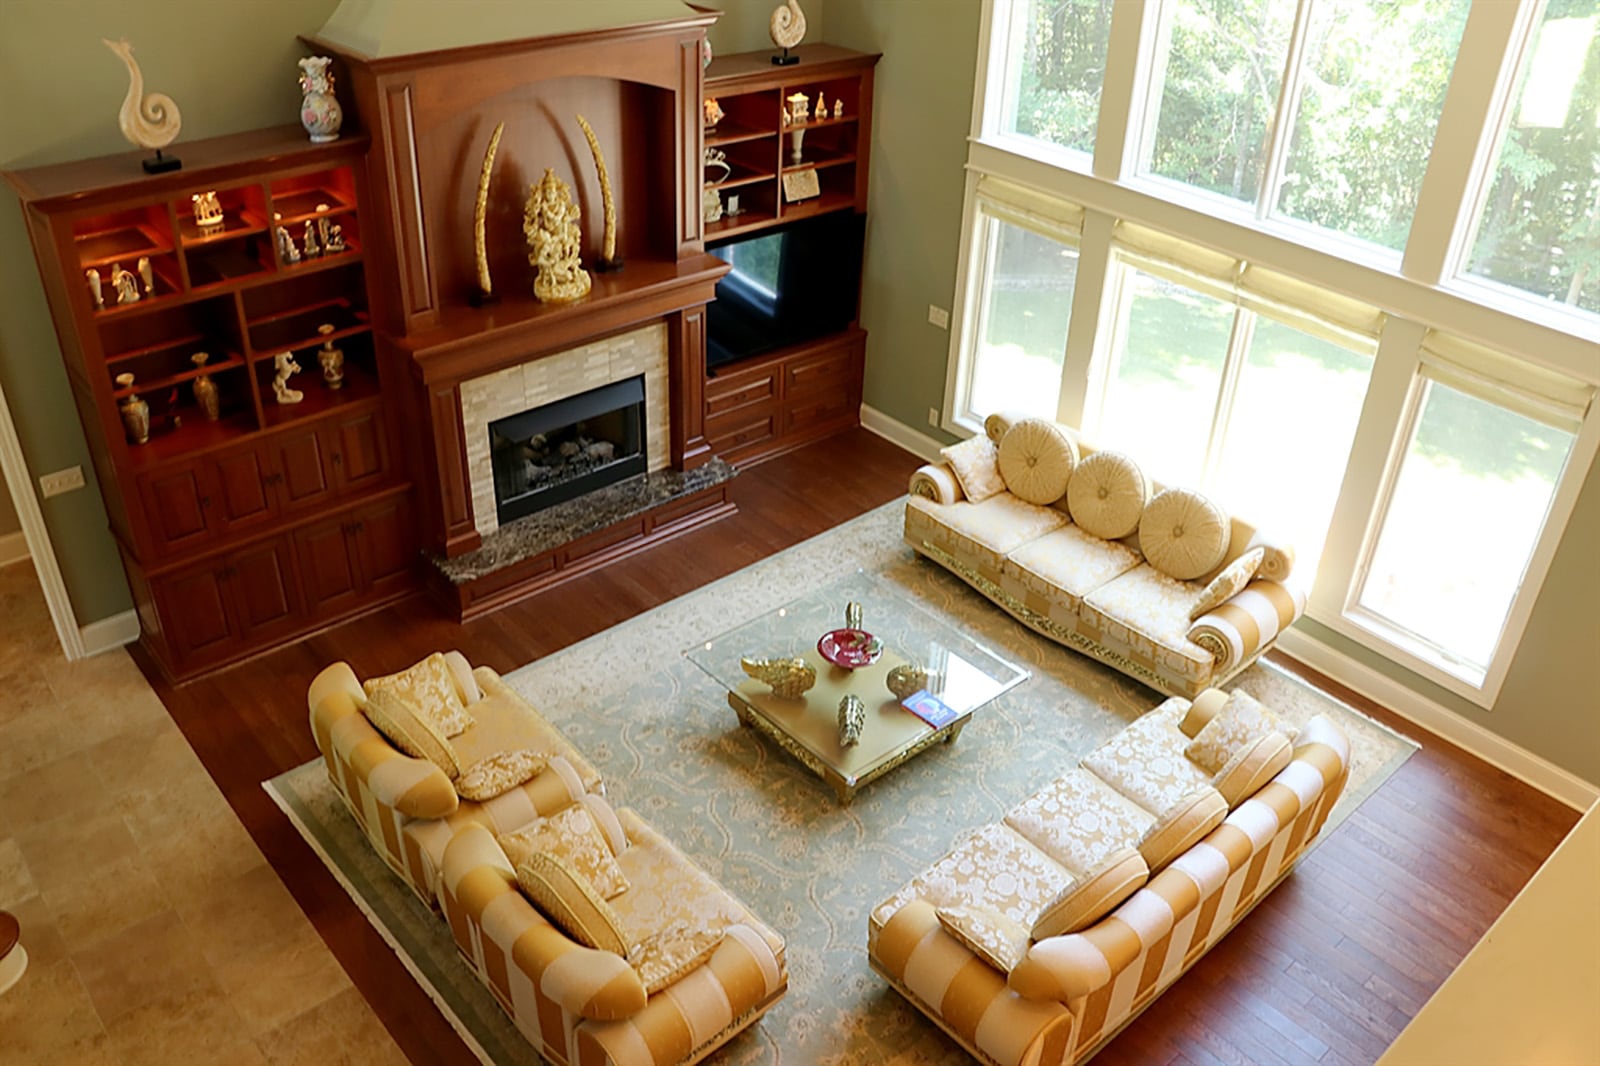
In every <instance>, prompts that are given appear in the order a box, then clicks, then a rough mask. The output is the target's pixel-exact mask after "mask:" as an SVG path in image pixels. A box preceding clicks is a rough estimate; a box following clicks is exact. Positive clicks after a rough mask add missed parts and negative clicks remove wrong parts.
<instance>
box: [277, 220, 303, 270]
mask: <svg viewBox="0 0 1600 1066" xmlns="http://www.w3.org/2000/svg"><path fill="white" fill-rule="evenodd" d="M272 232H273V233H274V235H276V237H277V240H278V258H279V259H282V260H283V261H284V264H285V265H292V264H294V263H298V262H300V249H299V248H298V247H296V246H295V243H294V238H293V237H291V236H289V231H288V230H286V229H284V228H283V227H282V226H275V227H273V231H272Z"/></svg>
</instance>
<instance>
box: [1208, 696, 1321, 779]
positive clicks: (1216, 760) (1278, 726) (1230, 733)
mask: <svg viewBox="0 0 1600 1066" xmlns="http://www.w3.org/2000/svg"><path fill="white" fill-rule="evenodd" d="M1274 732H1276V733H1281V734H1283V735H1284V737H1286V738H1288V739H1293V738H1294V734H1295V730H1294V729H1293V728H1291V727H1289V726H1285V725H1284V724H1283V723H1282V722H1280V721H1279V720H1278V716H1277V715H1275V714H1273V713H1272V712H1271V711H1269V710H1267V709H1266V708H1265V707H1263V706H1262V705H1261V702H1260V701H1259V700H1257V699H1256V698H1255V697H1254V696H1252V695H1250V693H1248V692H1246V691H1244V690H1243V689H1234V690H1233V694H1232V695H1230V696H1229V697H1228V702H1226V703H1224V704H1223V705H1222V709H1221V710H1220V711H1218V712H1217V714H1216V717H1214V718H1212V719H1211V721H1209V722H1207V723H1206V724H1205V726H1204V727H1203V728H1202V729H1201V730H1200V732H1198V733H1196V734H1195V735H1194V739H1193V740H1191V741H1189V743H1188V744H1186V745H1184V748H1183V754H1184V757H1185V758H1186V759H1188V760H1189V761H1190V762H1192V763H1194V764H1195V765H1196V766H1198V767H1199V768H1200V769H1201V770H1202V771H1203V772H1205V773H1208V774H1212V775H1215V774H1217V773H1219V772H1220V771H1221V770H1222V768H1223V766H1225V765H1227V763H1228V760H1230V759H1232V758H1233V757H1234V755H1235V754H1236V753H1237V752H1238V751H1239V750H1240V749H1241V748H1244V747H1246V746H1248V745H1250V744H1253V743H1255V741H1257V740H1258V739H1260V738H1261V737H1264V736H1266V735H1267V734H1268V733H1274Z"/></svg>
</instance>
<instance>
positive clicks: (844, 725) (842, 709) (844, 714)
mask: <svg viewBox="0 0 1600 1066" xmlns="http://www.w3.org/2000/svg"><path fill="white" fill-rule="evenodd" d="M866 726H867V705H866V704H865V703H862V702H861V697H860V696H856V695H848V696H846V697H845V698H844V699H842V700H840V701H839V743H840V744H841V745H843V746H844V747H847V748H848V747H850V746H851V745H852V744H856V743H858V742H859V741H860V740H861V731H862V730H863V729H865V728H866Z"/></svg>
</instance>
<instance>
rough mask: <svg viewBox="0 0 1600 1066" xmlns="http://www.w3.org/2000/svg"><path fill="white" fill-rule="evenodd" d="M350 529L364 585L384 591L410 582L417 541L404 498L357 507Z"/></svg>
mask: <svg viewBox="0 0 1600 1066" xmlns="http://www.w3.org/2000/svg"><path fill="white" fill-rule="evenodd" d="M351 532H352V534H353V540H354V542H355V556H356V562H357V565H358V566H359V567H360V568H361V583H362V585H364V586H365V587H366V588H367V589H369V590H370V591H372V592H373V593H374V594H375V595H382V594H385V593H388V592H392V591H394V590H396V589H398V588H402V587H404V586H405V585H407V584H409V583H410V581H411V574H412V565H413V564H414V563H415V562H416V542H415V541H414V539H413V538H412V534H411V524H410V522H409V521H408V510H407V508H406V502H405V500H404V499H394V500H389V501H387V502H385V503H380V504H375V505H374V506H372V507H367V508H363V509H362V510H360V511H357V512H356V513H355V515H354V522H353V524H352V526H351Z"/></svg>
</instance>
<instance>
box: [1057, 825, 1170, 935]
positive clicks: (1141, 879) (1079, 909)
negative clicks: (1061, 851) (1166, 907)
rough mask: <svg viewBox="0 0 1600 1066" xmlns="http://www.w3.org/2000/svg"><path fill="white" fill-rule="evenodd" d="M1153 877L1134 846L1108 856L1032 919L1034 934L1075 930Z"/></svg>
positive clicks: (1092, 920)
mask: <svg viewBox="0 0 1600 1066" xmlns="http://www.w3.org/2000/svg"><path fill="white" fill-rule="evenodd" d="M1149 878H1150V868H1149V867H1148V866H1146V865H1145V861H1144V857H1143V856H1142V855H1140V854H1139V853H1138V852H1137V851H1135V850H1134V849H1133V848H1122V849H1120V850H1119V851H1116V852H1113V853H1112V854H1111V855H1109V856H1107V858H1106V860H1105V861H1104V862H1102V863H1101V864H1100V865H1099V866H1096V867H1095V868H1094V869H1093V870H1090V871H1089V872H1088V873H1086V874H1084V875H1083V876H1082V877H1080V878H1078V879H1077V880H1076V881H1074V882H1072V884H1070V885H1068V886H1067V887H1066V888H1063V889H1062V890H1061V891H1060V893H1059V894H1057V896H1056V898H1055V899H1053V900H1051V901H1050V902H1049V903H1047V904H1045V906H1044V909H1043V910H1042V911H1040V912H1039V917H1037V918H1035V919H1034V922H1033V938H1034V939H1035V940H1043V939H1045V938H1046V937H1051V936H1060V935H1061V934H1063V933H1076V932H1077V931H1078V930H1080V929H1084V928H1087V927H1088V926H1091V925H1093V924H1094V923H1095V922H1097V921H1099V920H1100V919H1101V918H1103V917H1105V916H1106V915H1107V914H1110V913H1111V912H1112V911H1113V910H1115V909H1116V907H1117V905H1118V904H1119V903H1121V902H1122V901H1123V900H1125V899H1127V898H1128V897H1129V896H1131V895H1133V894H1134V893H1135V892H1137V891H1138V890H1139V887H1140V886H1141V885H1143V884H1144V883H1145V881H1147V880H1149Z"/></svg>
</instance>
